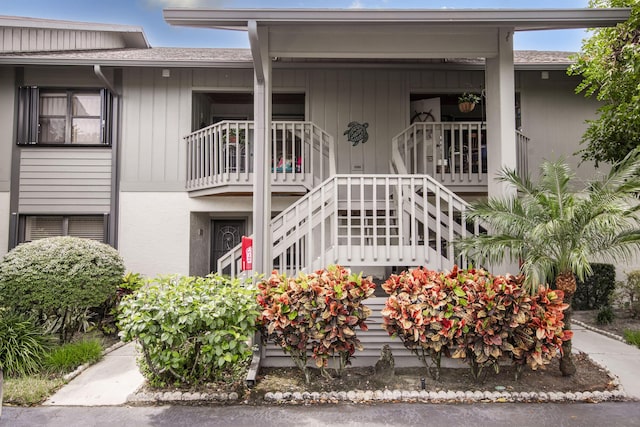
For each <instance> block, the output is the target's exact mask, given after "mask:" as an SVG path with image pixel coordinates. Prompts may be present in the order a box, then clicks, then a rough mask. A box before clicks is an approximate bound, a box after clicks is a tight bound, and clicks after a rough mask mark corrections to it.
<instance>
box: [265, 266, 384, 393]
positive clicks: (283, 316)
mask: <svg viewBox="0 0 640 427" xmlns="http://www.w3.org/2000/svg"><path fill="white" fill-rule="evenodd" d="M374 289H375V284H374V283H373V282H372V281H371V279H370V278H365V277H362V273H360V274H354V273H351V272H350V271H349V270H348V269H346V268H344V267H341V266H337V265H333V266H329V267H328V268H326V269H323V270H318V271H315V272H313V273H311V274H305V273H300V274H299V275H298V276H296V277H287V276H286V275H284V274H278V272H277V271H274V272H273V273H272V274H271V276H270V277H268V278H266V279H264V280H262V281H260V282H259V283H258V291H259V294H258V297H257V300H258V304H260V306H261V307H262V314H261V315H260V317H259V319H258V323H259V324H260V325H261V328H262V331H263V335H264V336H265V337H266V339H267V340H271V341H273V342H275V343H276V345H278V346H280V347H282V349H283V350H284V351H285V353H287V354H289V355H290V356H291V358H292V359H293V361H294V363H295V365H296V366H297V367H298V368H299V369H300V370H302V372H303V373H304V375H305V379H306V381H307V382H309V381H310V373H309V370H308V369H307V350H308V349H311V353H312V357H313V359H314V360H315V365H316V366H317V367H318V368H320V370H321V372H322V374H323V375H325V376H328V375H329V374H328V372H327V370H326V369H327V367H328V362H329V360H330V359H334V360H335V362H336V370H337V373H338V375H341V374H342V371H343V369H344V368H345V367H346V366H347V365H349V364H350V359H351V357H352V356H353V354H354V353H355V351H356V350H362V345H361V344H360V340H359V339H358V337H357V335H356V329H357V328H360V329H361V330H363V331H366V330H367V325H366V324H365V320H366V319H367V317H368V316H369V315H370V314H371V310H370V309H369V308H368V307H367V306H365V305H364V304H363V300H365V299H366V298H368V297H369V296H371V295H372V294H373V292H374Z"/></svg>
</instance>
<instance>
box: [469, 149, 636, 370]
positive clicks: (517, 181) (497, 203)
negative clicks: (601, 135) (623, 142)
mask: <svg viewBox="0 0 640 427" xmlns="http://www.w3.org/2000/svg"><path fill="white" fill-rule="evenodd" d="M574 178H575V176H574V173H573V172H572V171H571V168H570V167H569V166H568V165H567V164H566V163H565V162H563V161H556V162H545V163H543V164H542V165H541V167H540V178H539V180H538V182H537V183H533V182H532V181H531V180H530V179H529V178H528V177H527V178H523V177H521V176H519V175H518V174H517V173H516V172H515V171H514V170H510V169H506V168H505V169H503V170H502V171H501V172H500V173H499V175H498V178H497V179H498V180H499V181H501V182H505V183H509V184H511V185H512V186H513V187H515V189H516V190H517V194H515V195H514V196H512V197H504V198H490V199H489V200H488V201H486V202H479V203H476V204H474V205H472V207H471V210H470V212H469V215H468V217H469V219H478V220H481V221H483V222H484V223H485V224H486V226H487V229H489V230H491V231H492V233H491V234H485V235H479V236H474V237H470V238H467V239H464V240H460V241H458V242H457V247H458V249H460V250H461V251H462V253H463V254H465V255H467V256H468V257H469V258H470V259H473V260H475V261H476V262H477V263H484V262H488V263H500V262H504V261H505V260H506V259H510V260H511V261H512V262H514V261H519V262H520V263H521V267H520V270H521V273H522V274H524V275H525V278H526V279H525V280H526V281H525V284H526V285H527V286H528V287H529V289H530V290H531V291H532V292H533V291H535V289H536V288H537V286H538V285H539V284H542V283H552V282H553V281H555V285H556V287H557V289H560V290H562V291H564V294H565V301H566V302H567V303H568V304H571V299H572V297H573V294H574V292H575V290H576V276H577V277H578V278H579V279H580V280H584V278H585V277H587V276H589V275H590V274H591V273H592V271H591V264H590V261H593V260H602V261H607V260H608V261H611V262H622V261H624V260H628V259H630V258H631V257H633V256H634V254H636V253H637V252H638V249H640V215H639V212H640V204H639V203H638V194H639V192H640V147H639V148H636V149H635V150H633V151H632V152H630V153H629V154H628V155H627V156H626V157H625V158H624V159H623V160H622V161H621V162H619V163H617V164H615V165H613V167H612V169H611V172H610V173H609V174H608V175H606V176H605V177H603V178H602V179H596V180H592V181H588V182H586V183H585V184H584V186H583V187H582V188H580V189H577V190H576V189H575V188H574V181H575V180H574ZM565 325H566V328H567V329H570V328H571V308H569V309H568V310H567V311H566V312H565ZM560 370H561V371H562V374H563V375H573V374H574V373H575V365H574V363H573V358H572V356H571V340H569V341H566V342H565V343H564V344H563V355H562V359H561V362H560Z"/></svg>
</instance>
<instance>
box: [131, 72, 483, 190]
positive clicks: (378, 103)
mask: <svg viewBox="0 0 640 427" xmlns="http://www.w3.org/2000/svg"><path fill="white" fill-rule="evenodd" d="M123 77H124V82H123V104H124V105H123V140H122V157H121V159H122V160H121V162H122V169H121V178H122V186H121V188H122V190H123V191H146V190H149V191H182V190H183V189H184V185H185V178H186V159H185V156H186V149H185V145H184V141H183V139H182V137H183V136H185V135H187V134H188V133H190V132H191V131H192V127H193V126H194V124H199V121H198V119H199V115H200V112H201V111H204V110H206V108H205V107H204V106H202V105H201V106H197V107H194V100H193V97H192V93H193V91H208V90H210V91H216V90H217V91H238V92H246V91H251V90H252V89H253V70H250V69H204V68H202V69H185V70H176V69H172V70H171V77H169V78H163V77H161V70H160V69H152V68H148V69H147V68H145V69H143V68H137V69H136V68H129V69H125V70H124V76H123ZM483 81H484V73H483V72H482V71H481V70H478V71H441V70H424V71H405V70H385V69H353V70H349V69H331V68H322V69H315V70H302V69H286V70H280V69H276V70H274V77H273V88H274V91H278V89H280V90H285V91H286V90H305V91H306V102H307V104H308V110H307V119H308V120H310V121H312V122H314V123H315V124H316V125H318V126H319V127H320V128H322V129H323V130H325V131H326V132H327V133H329V134H330V135H332V136H333V137H334V138H335V143H336V154H337V159H338V169H337V171H338V173H387V172H389V158H390V153H391V140H392V138H393V137H394V136H395V135H397V134H398V133H400V132H401V131H402V130H403V129H405V128H406V127H407V126H408V125H409V119H410V117H409V94H410V93H411V92H412V91H413V92H426V93H428V92H429V91H432V92H438V91H446V92H451V93H457V92H462V91H465V90H469V88H470V87H472V88H479V87H481V86H482V84H483ZM194 114H195V116H194ZM351 121H358V122H367V123H369V127H368V128H367V130H368V133H369V140H368V141H367V143H366V144H359V145H357V146H355V147H354V146H352V144H351V143H350V142H348V141H347V137H346V136H345V135H344V131H345V130H346V129H347V125H348V124H349V123H350V122H351ZM354 165H355V166H358V165H359V166H361V169H355V168H354V167H353V166H354Z"/></svg>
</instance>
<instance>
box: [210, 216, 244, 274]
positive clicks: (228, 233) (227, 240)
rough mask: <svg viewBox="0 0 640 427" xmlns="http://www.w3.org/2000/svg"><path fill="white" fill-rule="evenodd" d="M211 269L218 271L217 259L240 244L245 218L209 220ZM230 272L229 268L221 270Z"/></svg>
mask: <svg viewBox="0 0 640 427" xmlns="http://www.w3.org/2000/svg"><path fill="white" fill-rule="evenodd" d="M211 222H212V224H211V271H218V259H220V257H221V256H223V255H224V254H226V253H227V252H229V251H230V250H231V249H233V248H234V247H235V246H237V245H238V244H240V242H241V240H242V236H243V235H245V233H246V226H247V220H246V219H224V220H217V219H214V220H212V221H211ZM221 273H222V274H230V273H231V270H230V269H229V268H227V269H225V271H221Z"/></svg>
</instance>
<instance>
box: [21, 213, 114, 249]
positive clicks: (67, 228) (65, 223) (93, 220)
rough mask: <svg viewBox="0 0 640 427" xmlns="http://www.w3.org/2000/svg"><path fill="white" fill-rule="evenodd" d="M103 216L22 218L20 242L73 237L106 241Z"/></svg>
mask: <svg viewBox="0 0 640 427" xmlns="http://www.w3.org/2000/svg"><path fill="white" fill-rule="evenodd" d="M105 224H106V221H105V216H102V215H76V216H48V215H47V216H25V217H23V218H22V233H21V234H22V236H23V238H22V239H21V241H22V242H31V241H33V240H38V239H44V238H45V237H57V236H73V237H83V238H85V239H93V240H97V241H99V242H103V243H104V242H105V241H106V238H105V236H106V230H105Z"/></svg>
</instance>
